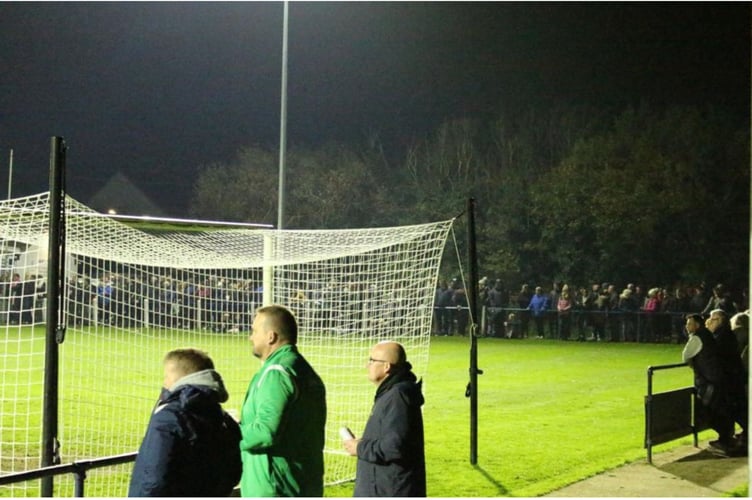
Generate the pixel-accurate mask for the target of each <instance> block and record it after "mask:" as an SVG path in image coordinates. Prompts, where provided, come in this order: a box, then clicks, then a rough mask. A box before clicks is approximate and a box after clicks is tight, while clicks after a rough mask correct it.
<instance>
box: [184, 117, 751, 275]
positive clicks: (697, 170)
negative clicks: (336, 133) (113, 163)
mask: <svg viewBox="0 0 752 500" xmlns="http://www.w3.org/2000/svg"><path fill="white" fill-rule="evenodd" d="M322 126H323V125H322ZM749 152H750V130H749V117H748V116H746V117H744V116H742V117H740V116H738V114H733V113H729V112H728V111H727V110H723V109H720V108H717V107H713V106H707V107H703V108H700V107H691V106H683V107H680V106H674V107H668V108H654V107H651V106H649V105H646V104H643V105H640V106H636V107H629V108H626V109H622V110H616V111H614V110H606V109H603V108H596V107H588V106H564V105H560V106H550V107H547V108H545V109H538V108H526V109H518V110H508V111H504V112H499V113H498V114H496V115H495V116H493V117H491V118H487V119H475V118H461V119H451V120H446V121H444V122H443V123H441V124H440V125H439V126H438V127H437V128H436V129H435V130H434V131H433V132H432V133H430V134H429V135H427V136H425V137H419V138H410V139H409V140H408V141H406V142H405V144H402V145H400V146H398V147H387V146H385V145H384V144H383V143H382V141H380V140H379V137H378V134H369V135H368V136H367V137H365V139H364V140H363V141H362V144H359V145H356V146H353V145H346V144H338V143H328V144H324V145H319V146H315V147H311V146H293V147H291V148H290V149H289V150H288V153H287V162H286V165H287V166H286V169H287V176H286V193H285V198H286V199H285V228H286V229H293V228H298V229H324V228H327V229H332V228H346V227H377V226H394V225H402V224H416V223H423V222H429V221H435V220H445V219H449V218H452V217H455V216H457V215H459V214H461V212H463V210H464V208H465V206H466V202H467V199H468V198H470V197H472V198H474V199H475V200H476V204H477V214H476V220H477V228H476V233H477V240H478V242H477V244H478V255H479V266H480V272H481V273H482V274H485V275H489V276H493V277H498V278H501V279H503V280H504V281H505V282H506V283H509V284H510V286H511V285H512V284H516V283H521V282H523V281H529V282H531V283H551V282H553V281H561V280H565V281H568V282H574V283H581V284H586V283H589V282H593V281H599V280H604V279H606V280H608V281H612V282H623V283H626V282H645V283H664V284H666V285H671V284H674V283H678V282H700V281H709V282H712V283H715V282H724V283H728V284H736V285H737V286H740V287H741V286H745V285H746V283H747V276H748V270H749V234H750V231H749V229H750V228H749V215H750V213H749V210H750V198H749V193H750V178H749V173H750V157H749ZM278 163H279V157H278V151H277V150H276V149H274V148H269V147H264V146H261V145H249V146H246V147H243V148H241V149H240V150H239V151H238V152H237V154H236V156H235V157H234V159H233V160H231V161H229V162H217V163H213V164H210V165H205V166H203V167H202V168H201V170H200V174H199V175H198V177H197V179H196V181H195V185H194V197H193V199H192V202H191V212H192V215H193V216H196V217H201V218H212V219H225V220H239V221H249V222H267V223H269V222H270V223H275V222H276V213H277V184H278ZM465 224H466V217H459V218H458V219H457V222H456V224H455V232H456V234H457V242H458V246H459V250H460V255H466V253H465V248H464V247H465V245H466V242H465V238H464V236H462V235H463V234H464V230H465ZM462 265H463V266H464V265H465V263H464V262H463V263H462ZM458 267H459V263H458V262H457V258H456V252H455V251H454V250H453V249H449V248H448V250H447V251H445V259H444V269H443V270H442V272H445V273H452V274H453V273H455V272H456V271H457V269H458Z"/></svg>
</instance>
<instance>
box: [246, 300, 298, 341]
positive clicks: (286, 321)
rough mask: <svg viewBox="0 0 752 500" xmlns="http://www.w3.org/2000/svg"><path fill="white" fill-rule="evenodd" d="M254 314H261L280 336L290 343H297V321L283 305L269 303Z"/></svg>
mask: <svg viewBox="0 0 752 500" xmlns="http://www.w3.org/2000/svg"><path fill="white" fill-rule="evenodd" d="M256 314H263V315H264V319H265V320H266V321H270V322H271V325H270V326H271V327H272V329H273V330H274V331H276V332H277V333H278V334H279V336H280V337H282V338H283V339H285V340H287V342H289V343H290V344H292V345H295V344H297V343H298V322H297V320H296V319H295V316H294V315H293V314H292V312H290V310H289V309H287V308H286V307H284V306H280V305H276V304H274V305H270V306H264V307H260V308H259V309H257V310H256Z"/></svg>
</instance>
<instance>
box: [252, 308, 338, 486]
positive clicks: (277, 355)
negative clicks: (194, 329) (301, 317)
mask: <svg viewBox="0 0 752 500" xmlns="http://www.w3.org/2000/svg"><path fill="white" fill-rule="evenodd" d="M251 330H252V333H251V343H252V344H253V355H254V356H256V357H257V358H259V359H260V360H261V362H262V363H263V364H262V365H261V368H260V369H259V371H258V372H256V374H255V375H254V376H253V379H252V380H251V383H250V384H249V386H248V392H247V393H246V397H245V401H244V402H243V410H242V414H241V418H240V429H241V431H242V434H243V439H242V441H241V442H240V453H241V456H242V458H243V477H242V479H241V484H240V490H241V494H242V496H244V497H271V496H303V497H320V496H323V494H324V426H325V424H326V390H325V388H324V383H323V382H322V381H321V378H320V377H319V376H318V374H317V373H316V372H315V371H314V369H313V368H312V367H311V365H310V364H308V361H306V359H305V358H304V357H303V356H302V355H301V354H300V353H299V352H298V348H297V342H298V324H297V321H296V320H295V317H294V316H293V315H292V313H291V312H290V311H289V310H288V309H286V308H284V307H282V306H278V305H272V306H266V307H262V308H260V309H258V310H257V311H256V317H255V318H254V319H253V325H252V327H251Z"/></svg>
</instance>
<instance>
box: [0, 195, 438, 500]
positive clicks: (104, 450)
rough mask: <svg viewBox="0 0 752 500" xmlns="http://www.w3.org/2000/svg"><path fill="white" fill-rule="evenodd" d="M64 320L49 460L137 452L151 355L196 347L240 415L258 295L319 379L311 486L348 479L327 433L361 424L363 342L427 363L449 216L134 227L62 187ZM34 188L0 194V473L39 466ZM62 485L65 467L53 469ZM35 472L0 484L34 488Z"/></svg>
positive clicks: (420, 368)
mask: <svg viewBox="0 0 752 500" xmlns="http://www.w3.org/2000/svg"><path fill="white" fill-rule="evenodd" d="M65 203H66V254H65V261H66V267H65V275H66V284H65V286H64V289H63V291H62V296H64V298H65V300H64V305H63V307H64V310H65V320H66V324H67V330H66V335H65V338H64V341H63V342H62V344H60V346H59V350H60V351H59V352H60V383H59V433H58V434H59V440H60V459H61V463H63V464H66V463H71V462H74V461H77V460H85V459H92V458H97V457H105V456H112V455H118V454H122V453H130V452H134V451H137V450H138V446H139V444H140V442H141V439H142V438H143V434H144V432H145V429H146V424H147V422H148V419H149V416H150V413H151V410H152V408H153V405H154V403H155V402H156V399H157V397H158V395H159V392H160V388H161V383H162V359H163V356H164V354H165V353H166V352H167V351H169V350H171V349H174V348H177V347H187V346H192V347H197V348H200V349H203V350H205V351H207V352H208V353H209V354H210V356H211V357H212V358H213V360H214V362H215V365H216V367H217V370H218V371H219V372H220V373H221V374H222V376H223V378H224V380H225V383H226V385H227V388H228V392H229V394H230V399H229V401H228V402H227V403H225V405H224V406H225V408H226V409H227V410H228V411H230V412H231V413H233V412H234V413H236V414H239V410H240V407H241V405H242V403H243V397H244V395H245V391H246V388H247V384H248V382H249V381H250V379H251V377H252V375H253V374H254V373H255V371H256V370H257V369H258V368H259V366H260V363H259V361H258V360H257V359H256V358H254V357H253V355H252V349H251V345H250V343H249V341H248V332H249V327H250V322H251V319H252V313H253V311H254V310H255V309H256V308H257V307H258V306H260V305H262V303H278V304H283V305H285V306H287V307H289V308H290V309H291V310H292V311H294V313H295V314H296V316H297V318H298V321H299V324H300V338H299V348H300V351H301V352H302V353H303V354H304V355H305V356H306V358H307V359H308V360H309V361H310V362H311V364H312V365H313V367H314V368H315V369H316V370H317V372H318V373H319V375H321V377H322V379H323V380H324V383H325V384H326V388H327V405H328V416H327V428H326V445H325V464H326V472H325V481H326V483H327V484H332V483H335V482H339V481H345V480H349V479H352V478H353V477H354V471H355V460H354V459H353V458H352V457H349V456H346V455H345V454H344V452H343V450H342V445H341V438H340V437H339V433H338V428H339V427H341V426H343V425H347V426H349V427H350V428H351V429H353V431H354V432H355V433H356V434H360V433H361V432H362V430H363V427H364V426H365V422H366V420H367V418H368V415H369V412H370V408H371V405H372V402H373V394H374V390H375V388H374V387H373V386H372V385H371V384H370V383H369V382H368V380H367V378H366V372H365V364H366V361H367V359H368V353H369V350H370V348H371V346H372V345H373V344H374V343H376V342H379V341H381V340H386V339H390V340H396V341H399V342H401V343H402V344H403V345H404V346H405V349H406V351H407V353H408V359H409V360H410V362H411V363H412V364H413V366H414V369H415V372H416V373H417V374H418V375H419V376H423V375H424V374H425V373H426V369H427V365H428V350H429V343H430V331H431V319H432V311H433V297H434V290H435V286H436V281H437V278H438V268H439V264H440V260H441V255H442V253H443V249H444V246H445V242H446V238H447V234H448V231H449V229H450V227H451V224H452V221H442V222H437V223H431V224H421V225H413V226H403V227H391V228H377V229H352V230H311V231H302V230H301V231H298V230H283V231H278V230H268V229H263V230H259V229H247V228H243V229H227V228H224V229H217V228H208V227H206V226H203V227H201V226H194V227H192V228H191V229H190V230H188V229H185V228H183V229H176V227H175V226H171V227H170V228H169V229H164V228H162V229H159V230H152V229H135V228H134V227H131V226H129V225H126V224H123V223H121V222H117V221H114V220H112V219H111V218H108V217H106V216H103V215H102V214H99V213H97V212H94V211H93V210H91V209H89V208H87V207H86V206H84V205H82V204H81V203H79V202H77V201H75V200H73V199H71V198H69V197H68V198H66V200H65ZM48 213H49V195H48V193H42V194H39V195H35V196H30V197H25V198H18V199H13V200H7V201H4V202H0V243H2V247H1V248H2V254H1V255H0V259H1V260H0V288H1V290H0V291H1V292H2V293H0V377H1V380H0V401H2V404H0V474H7V473H10V472H18V471H24V470H29V469H34V468H37V467H39V466H40V458H41V447H40V443H41V429H42V401H43V380H44V374H43V371H44V349H45V345H44V344H45V325H44V321H45V311H44V309H45V293H46V280H45V276H46V272H47V241H48V240H47V231H48V224H49V219H48ZM131 469H132V464H130V463H129V464H123V465H118V466H113V467H107V468H101V469H95V470H91V471H89V472H88V473H87V480H86V494H87V496H104V497H112V496H125V494H126V493H127V485H128V480H129V478H130V471H131ZM54 484H55V489H54V492H55V496H70V494H71V492H72V491H73V483H72V479H71V478H70V477H66V476H58V477H56V478H55V480H54ZM38 495H39V482H38V481H29V482H26V483H18V484H17V485H15V486H4V487H0V496H38Z"/></svg>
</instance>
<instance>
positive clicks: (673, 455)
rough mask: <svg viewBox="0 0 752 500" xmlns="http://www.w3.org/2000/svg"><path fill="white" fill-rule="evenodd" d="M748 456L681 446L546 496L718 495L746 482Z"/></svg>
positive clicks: (705, 448) (703, 445)
mask: <svg viewBox="0 0 752 500" xmlns="http://www.w3.org/2000/svg"><path fill="white" fill-rule="evenodd" d="M749 476H750V474H749V464H748V460H747V457H733V458H723V457H719V456H716V455H714V454H712V453H711V452H710V451H708V450H707V442H701V443H700V445H699V447H698V448H695V447H694V446H681V447H679V448H677V449H674V450H671V451H666V452H662V453H658V454H655V453H654V454H653V464H652V465H651V464H648V463H647V460H646V459H643V460H640V461H638V462H633V463H631V464H628V465H625V466H623V467H619V468H617V469H614V470H610V471H607V472H604V473H602V474H598V475H597V476H593V477H591V478H588V479H583V480H582V481H579V482H577V483H574V484H571V485H569V486H566V487H564V488H562V489H560V490H557V491H554V492H552V493H550V494H548V495H545V496H549V497H720V496H724V495H726V494H727V493H728V492H730V491H733V490H736V489H737V488H739V487H740V486H744V485H746V484H748V483H749Z"/></svg>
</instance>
